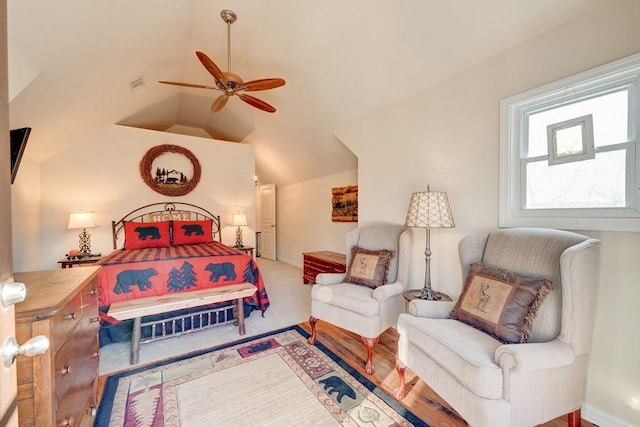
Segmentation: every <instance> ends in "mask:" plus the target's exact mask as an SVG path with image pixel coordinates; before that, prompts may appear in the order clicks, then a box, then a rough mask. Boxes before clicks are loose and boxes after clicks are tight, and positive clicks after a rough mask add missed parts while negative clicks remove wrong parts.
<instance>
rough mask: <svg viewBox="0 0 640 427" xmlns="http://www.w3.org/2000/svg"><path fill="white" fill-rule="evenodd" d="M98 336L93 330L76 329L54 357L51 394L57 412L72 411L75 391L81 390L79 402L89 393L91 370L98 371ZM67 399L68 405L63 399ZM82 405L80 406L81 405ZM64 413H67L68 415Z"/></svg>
mask: <svg viewBox="0 0 640 427" xmlns="http://www.w3.org/2000/svg"><path fill="white" fill-rule="evenodd" d="M98 355H99V350H98V335H97V333H96V331H95V330H91V329H87V330H82V329H80V330H78V331H76V332H75V333H74V334H73V335H72V336H71V337H69V340H68V341H67V342H66V343H65V344H64V345H63V346H62V347H60V349H59V350H58V352H57V353H56V356H55V365H54V366H55V371H54V372H55V378H54V382H55V390H54V391H55V396H56V400H57V402H58V411H61V410H63V409H64V410H65V411H67V410H68V411H69V414H73V413H75V411H76V409H75V407H76V405H75V403H73V402H74V398H70V397H69V395H71V396H75V395H76V391H77V390H83V393H84V394H83V399H82V401H83V402H86V401H87V396H90V395H91V390H92V387H93V385H94V380H95V373H96V372H97V370H98V361H99V358H98ZM69 399H71V403H70V406H69V404H67V401H69ZM83 408H84V406H83ZM69 414H67V415H69Z"/></svg>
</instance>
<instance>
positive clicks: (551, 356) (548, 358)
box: [494, 339, 575, 373]
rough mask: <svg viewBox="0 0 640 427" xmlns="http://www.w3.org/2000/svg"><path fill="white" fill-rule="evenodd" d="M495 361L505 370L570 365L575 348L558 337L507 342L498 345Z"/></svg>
mask: <svg viewBox="0 0 640 427" xmlns="http://www.w3.org/2000/svg"><path fill="white" fill-rule="evenodd" d="M494 360H495V362H496V363H497V364H498V365H499V366H500V367H502V370H503V372H505V371H509V370H513V371H514V372H518V373H522V372H531V371H536V370H542V369H551V368H560V367H562V366H568V365H570V364H572V363H573V361H574V360H575V354H574V352H573V349H572V348H571V347H569V346H568V345H567V344H565V343H563V342H562V341H559V340H557V339H555V340H553V341H549V342H544V343H529V344H506V345H502V346H500V347H498V348H497V349H496V352H495V355H494Z"/></svg>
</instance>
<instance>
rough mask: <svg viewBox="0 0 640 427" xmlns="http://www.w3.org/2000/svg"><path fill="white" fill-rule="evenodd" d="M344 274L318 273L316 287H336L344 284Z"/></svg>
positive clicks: (345, 275)
mask: <svg viewBox="0 0 640 427" xmlns="http://www.w3.org/2000/svg"><path fill="white" fill-rule="evenodd" d="M345 277H347V274H346V273H320V274H318V275H316V283H317V284H318V285H337V284H338V283H342V282H344V279H345Z"/></svg>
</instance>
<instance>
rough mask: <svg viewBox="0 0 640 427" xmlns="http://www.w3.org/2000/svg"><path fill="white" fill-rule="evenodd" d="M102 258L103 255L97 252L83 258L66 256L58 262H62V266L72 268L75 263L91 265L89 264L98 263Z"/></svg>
mask: <svg viewBox="0 0 640 427" xmlns="http://www.w3.org/2000/svg"><path fill="white" fill-rule="evenodd" d="M100 258H102V255H100V254H96V255H93V256H87V257H82V258H77V257H76V258H71V259H69V258H64V259H61V260H60V261H58V264H60V265H61V266H62V268H72V267H73V266H75V265H78V266H83V265H89V264H93V263H96V262H98V261H99V260H100Z"/></svg>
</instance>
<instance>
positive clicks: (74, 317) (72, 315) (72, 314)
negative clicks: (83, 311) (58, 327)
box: [64, 312, 78, 320]
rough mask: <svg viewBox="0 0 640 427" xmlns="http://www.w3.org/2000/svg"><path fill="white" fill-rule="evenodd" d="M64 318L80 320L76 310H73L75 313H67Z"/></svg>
mask: <svg viewBox="0 0 640 427" xmlns="http://www.w3.org/2000/svg"><path fill="white" fill-rule="evenodd" d="M64 318H65V319H66V320H78V315H77V314H76V313H75V312H73V313H69V314H67V315H66V316H64Z"/></svg>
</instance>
